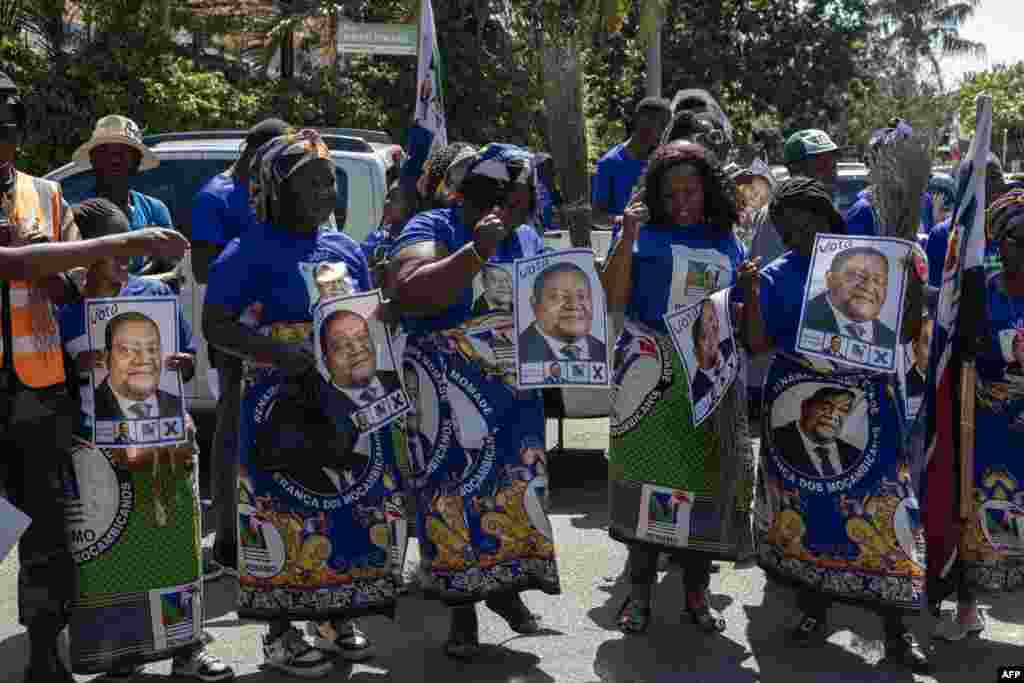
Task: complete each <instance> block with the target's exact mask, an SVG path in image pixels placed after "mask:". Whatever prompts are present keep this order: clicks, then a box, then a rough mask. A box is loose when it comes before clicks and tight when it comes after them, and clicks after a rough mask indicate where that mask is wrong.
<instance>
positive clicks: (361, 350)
mask: <svg viewBox="0 0 1024 683" xmlns="http://www.w3.org/2000/svg"><path fill="white" fill-rule="evenodd" d="M381 305H382V298H381V294H380V290H374V291H372V292H368V293H366V294H359V295H356V296H348V297H338V298H334V299H326V300H324V301H322V302H321V303H320V304H319V305H318V306H317V308H316V311H315V315H314V324H313V335H314V338H313V345H314V349H315V355H316V366H317V370H318V371H319V373H320V376H321V377H322V378H323V379H324V381H325V382H327V383H328V384H329V385H330V387H331V388H332V389H333V393H332V395H331V396H330V398H329V399H328V401H329V403H330V404H331V406H333V408H334V409H332V410H331V412H332V413H335V412H337V413H343V414H347V415H349V416H350V417H351V419H352V422H353V423H354V424H355V426H356V428H357V429H358V431H360V432H363V433H367V432H373V431H376V430H378V429H381V428H383V427H385V426H387V425H389V424H391V423H392V422H394V421H395V420H397V419H398V418H400V417H401V416H403V415H405V414H406V413H407V412H409V397H408V396H407V394H406V392H405V389H404V387H403V386H402V379H401V376H400V375H399V372H398V367H397V365H396V363H395V356H394V349H393V347H392V344H391V334H390V333H389V332H388V328H387V325H385V324H384V323H383V322H381V320H380V318H379V312H380V308H381Z"/></svg>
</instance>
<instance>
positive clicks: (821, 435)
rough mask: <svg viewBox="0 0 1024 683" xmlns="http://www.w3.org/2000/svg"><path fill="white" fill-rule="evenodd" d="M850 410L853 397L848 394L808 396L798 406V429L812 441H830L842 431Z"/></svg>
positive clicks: (824, 442) (823, 442)
mask: <svg viewBox="0 0 1024 683" xmlns="http://www.w3.org/2000/svg"><path fill="white" fill-rule="evenodd" d="M851 410H853V397H852V396H850V395H849V394H844V393H835V394H822V395H820V396H817V397H812V398H808V399H807V400H805V401H804V402H803V405H802V406H801V407H800V429H801V431H803V433H804V434H806V435H807V436H808V437H809V438H810V439H811V440H812V441H815V442H817V443H821V444H827V443H832V442H833V441H835V440H836V439H838V438H839V435H840V434H841V433H842V431H843V425H844V424H845V423H846V418H847V417H849V416H850V411H851Z"/></svg>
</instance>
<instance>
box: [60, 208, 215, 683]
mask: <svg viewBox="0 0 1024 683" xmlns="http://www.w3.org/2000/svg"><path fill="white" fill-rule="evenodd" d="M72 210H73V211H74V215H75V223H76V224H77V225H78V228H79V230H80V232H81V234H82V237H83V238H84V239H95V238H98V237H105V236H108V235H119V234H124V233H127V232H128V231H129V230H130V229H131V228H130V226H129V223H128V217H127V216H126V215H125V214H124V212H123V211H122V210H121V209H120V208H119V207H118V206H117V205H116V204H114V203H113V202H111V201H110V200H108V199H102V198H94V199H87V200H85V201H84V202H82V203H80V204H77V205H75V206H74V207H73V208H72ZM129 266H130V259H128V258H108V259H104V260H102V261H99V262H97V263H95V264H93V265H92V266H91V267H90V268H89V270H88V272H87V274H86V276H85V283H84V286H83V288H82V292H81V295H82V297H84V298H85V299H100V298H113V297H131V296H173V292H172V291H171V288H170V287H168V286H167V285H166V284H164V283H162V282H159V281H156V280H153V279H142V278H138V277H134V276H132V275H131V274H130V267H129ZM58 321H59V323H60V324H59V327H60V332H61V341H62V343H63V346H64V352H65V354H66V355H67V357H68V358H70V359H71V362H72V364H73V367H74V369H75V374H74V375H73V379H71V381H74V382H77V385H78V393H79V401H80V403H81V407H82V414H81V422H80V424H79V429H78V436H79V437H81V438H82V439H84V440H85V441H89V442H92V441H93V438H94V414H95V409H94V406H95V401H94V399H93V389H92V384H91V383H90V374H91V372H92V370H94V369H96V368H102V367H105V365H106V362H105V356H106V353H105V352H103V351H90V350H89V348H88V347H89V341H88V334H87V329H86V328H87V322H86V314H85V303H84V301H80V302H77V303H69V304H65V305H63V306H61V307H60V308H59V310H58ZM178 348H179V349H180V350H179V352H178V353H174V354H169V355H168V356H167V357H166V358H164V361H163V362H164V367H166V368H167V369H170V370H177V371H178V372H180V373H181V381H182V383H185V382H188V381H189V380H190V379H192V376H193V375H194V373H195V347H194V345H193V343H192V329H191V327H190V325H189V324H188V321H187V320H186V319H185V317H184V315H183V314H182V313H181V311H180V309H179V312H178ZM186 424H187V429H188V431H190V432H192V433H193V435H194V431H195V428H194V426H192V424H191V419H190V418H188V417H187V416H186ZM193 438H194V436H193ZM113 453H114V455H115V457H120V456H122V455H127V457H125V459H124V460H122V461H120V464H121V465H122V466H123V467H124V468H125V469H130V470H131V471H132V475H131V476H132V477H133V478H137V479H139V480H143V479H144V480H146V483H147V484H148V485H149V486H151V487H153V494H154V496H155V497H156V498H157V500H161V502H163V503H166V501H165V500H162V498H163V497H164V496H165V495H167V494H169V495H170V496H171V499H172V500H173V497H174V496H175V493H176V492H175V487H174V486H173V485H172V486H170V487H168V486H167V482H165V481H163V478H162V477H158V476H156V470H155V469H153V468H151V467H150V466H149V463H150V462H153V461H154V460H155V461H156V463H159V462H161V458H162V457H166V461H167V462H171V463H174V462H176V461H181V460H182V459H184V460H185V461H186V462H189V461H192V466H193V467H194V465H195V462H194V457H195V456H194V453H193V447H192V446H191V445H186V446H185V447H183V448H179V447H164V448H159V449H156V448H150V449H141V448H140V449H134V452H132V451H129V450H118V451H114V452H113ZM129 453H131V455H128V454H129ZM129 458H132V460H129ZM143 468H145V469H146V470H147V471H144V472H143V471H141V470H142V469H143ZM172 471H173V469H172ZM186 471H188V470H186ZM92 493H95V492H92ZM157 509H160V510H161V511H162V513H163V514H164V515H166V511H167V510H171V511H173V510H174V505H173V504H166V505H164V506H163V507H160V508H157ZM157 514H160V513H157ZM163 521H164V525H166V519H164V520H163ZM147 533H148V534H160V533H167V532H166V531H163V530H162V529H156V528H154V529H150V530H149V531H148V532H147ZM164 540H165V541H166V542H167V543H170V544H172V550H173V551H174V552H181V553H185V552H187V550H188V549H189V548H190V547H192V548H198V547H199V538H198V531H197V536H196V538H195V540H194V542H193V543H192V544H188V545H186V546H183V547H177V548H173V545H174V544H175V543H179V544H180V542H181V539H180V536H176V535H174V533H173V531H172V532H171V533H170V534H169V535H168V536H167V537H166V539H164ZM156 542H157V543H159V542H160V541H156ZM117 609H118V618H121V619H124V618H127V617H126V614H125V609H126V608H125V607H124V605H119V606H118V607H117ZM117 644H123V645H127V644H128V643H127V642H126V641H123V642H121V643H114V645H117ZM115 649H116V648H115ZM128 659H131V658H130V657H129V658H128ZM173 660H174V661H173V664H172V673H173V675H176V676H186V677H193V678H201V679H202V680H208V681H220V680H226V679H228V678H231V677H232V676H233V675H234V672H233V671H232V669H231V667H229V666H228V665H227V664H225V663H224V662H223V661H221V660H220V659H219V658H218V657H216V656H214V655H213V654H212V653H210V652H208V651H207V649H206V646H205V645H204V644H202V642H200V643H198V644H196V645H194V646H192V647H188V648H185V650H184V651H183V652H181V653H180V654H177V655H175V656H174V657H173ZM139 670H141V665H138V664H137V663H129V664H127V665H120V664H115V665H114V666H113V667H112V668H111V671H110V672H109V673H108V676H107V677H108V678H118V677H125V678H127V677H131V676H134V675H135V674H136V673H137V672H138V671H139Z"/></svg>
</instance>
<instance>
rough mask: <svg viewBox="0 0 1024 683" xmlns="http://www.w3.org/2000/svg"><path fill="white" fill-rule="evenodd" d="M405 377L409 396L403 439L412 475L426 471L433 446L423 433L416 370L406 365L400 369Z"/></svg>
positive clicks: (418, 381) (418, 377) (418, 379)
mask: <svg viewBox="0 0 1024 683" xmlns="http://www.w3.org/2000/svg"><path fill="white" fill-rule="evenodd" d="M402 373H403V375H404V376H405V391H406V393H407V394H408V395H409V405H410V409H409V412H408V413H406V414H405V438H406V443H407V444H408V446H407V447H408V450H409V466H410V468H411V469H412V471H413V473H414V474H419V473H421V472H424V471H426V469H427V465H428V464H429V463H430V457H431V454H432V452H433V450H434V446H433V444H432V443H431V441H430V438H429V437H428V436H427V435H426V434H424V433H423V416H422V414H421V413H422V410H423V409H422V408H421V406H420V376H419V373H417V372H416V369H415V368H413V367H412V366H410V365H408V364H406V365H405V366H404V368H403V369H402Z"/></svg>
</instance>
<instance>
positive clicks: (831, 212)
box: [768, 176, 846, 245]
mask: <svg viewBox="0 0 1024 683" xmlns="http://www.w3.org/2000/svg"><path fill="white" fill-rule="evenodd" d="M787 208H794V209H803V210H805V211H812V212H823V213H825V214H826V217H827V219H828V221H829V230H831V231H832V232H834V233H837V234H841V235H845V234H846V221H844V220H843V216H842V214H840V213H839V211H838V210H837V209H836V207H835V205H834V204H833V203H832V193H830V192H829V191H828V190H827V189H826V188H825V186H824V185H823V184H822V183H821V181H820V180H816V179H815V178H810V177H806V176H793V177H792V178H787V179H786V180H784V181H782V182H781V183H779V185H778V187H776V188H775V194H774V195H772V202H771V204H769V205H768V216H769V218H771V221H772V223H773V224H774V225H775V227H776V229H777V230H778V232H779V237H781V238H782V241H783V243H785V244H787V245H788V244H789V243H788V242H787V241H786V236H787V235H788V227H789V226H787V225H786V222H785V221H783V220H782V214H783V211H784V210H785V209H787Z"/></svg>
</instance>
